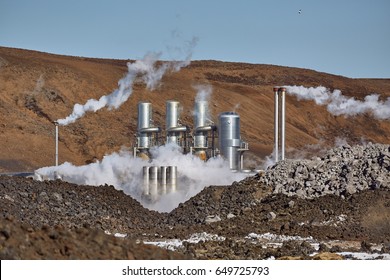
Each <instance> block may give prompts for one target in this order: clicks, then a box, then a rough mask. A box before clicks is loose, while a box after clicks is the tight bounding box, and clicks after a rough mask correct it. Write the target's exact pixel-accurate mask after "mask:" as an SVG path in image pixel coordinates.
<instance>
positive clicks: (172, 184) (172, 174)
mask: <svg viewBox="0 0 390 280" xmlns="http://www.w3.org/2000/svg"><path fill="white" fill-rule="evenodd" d="M168 170H169V172H168V173H169V191H170V192H176V180H177V166H168Z"/></svg>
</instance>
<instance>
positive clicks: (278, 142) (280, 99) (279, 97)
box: [274, 87, 286, 162]
mask: <svg viewBox="0 0 390 280" xmlns="http://www.w3.org/2000/svg"><path fill="white" fill-rule="evenodd" d="M274 98H275V109H274V114H275V116H274V121H275V122H274V151H275V162H278V161H279V160H284V159H285V146H286V136H285V135H286V134H285V132H286V89H285V88H283V87H274ZM279 104H280V106H279ZM279 119H280V123H279ZM279 137H280V138H279ZM279 151H280V154H279Z"/></svg>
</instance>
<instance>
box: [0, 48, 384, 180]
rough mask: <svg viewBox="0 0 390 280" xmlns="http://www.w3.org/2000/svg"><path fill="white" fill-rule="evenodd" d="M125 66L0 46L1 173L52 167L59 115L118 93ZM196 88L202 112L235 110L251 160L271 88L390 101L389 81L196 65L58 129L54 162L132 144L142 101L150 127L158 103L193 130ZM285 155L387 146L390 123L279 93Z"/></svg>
mask: <svg viewBox="0 0 390 280" xmlns="http://www.w3.org/2000/svg"><path fill="white" fill-rule="evenodd" d="M126 62H127V61H124V60H108V59H90V58H81V57H69V56H60V55H52V54H47V53H40V52H35V51H28V50H20V49H11V48H4V47H0V143H1V145H0V172H11V171H27V170H34V169H36V168H39V167H42V166H49V165H53V164H54V125H53V121H55V120H57V119H60V118H65V117H66V116H68V115H69V114H70V113H71V112H72V109H73V106H74V104H75V103H81V104H83V103H85V102H86V101H87V100H88V99H90V98H95V99H98V98H99V97H100V96H102V95H105V94H109V93H111V92H112V91H113V90H115V89H116V88H117V83H118V80H119V79H120V78H122V77H123V76H124V75H125V73H126V71H127V68H126ZM196 85H211V86H212V88H213V93H212V95H211V101H210V108H211V110H212V114H213V117H214V119H215V121H216V120H217V116H218V114H219V113H221V112H224V111H233V110H235V111H236V112H237V113H239V114H240V116H241V133H242V137H243V138H244V139H245V140H246V141H248V142H249V148H250V150H251V153H252V154H253V155H254V156H255V157H258V158H259V159H262V158H264V157H265V156H266V155H269V154H270V153H271V152H272V146H273V102H274V101H273V91H272V88H273V86H275V85H303V86H306V87H309V86H313V87H317V86H320V85H322V86H325V87H328V88H330V89H340V90H341V91H342V92H343V94H344V95H346V96H354V97H356V98H357V99H363V98H364V96H366V95H368V94H371V93H378V94H380V95H381V98H382V99H384V98H387V97H389V96H390V79H350V78H346V77H342V76H335V75H331V74H326V73H319V72H316V71H312V70H307V69H299V68H290V67H281V66H273V65H256V64H245V63H229V62H219V61H194V62H192V63H191V64H190V66H188V67H185V68H182V69H181V70H180V71H179V72H176V73H167V74H166V75H165V76H164V77H163V79H162V82H161V84H160V86H159V87H158V88H157V89H156V90H154V91H149V90H147V89H145V86H144V85H143V84H140V83H136V84H135V85H134V88H133V94H132V96H131V97H130V98H129V100H128V101H127V102H125V103H124V104H123V105H122V106H121V107H120V108H119V109H118V110H112V111H109V110H106V109H102V110H100V111H98V112H96V113H88V114H87V115H86V116H84V117H83V118H82V119H80V120H78V121H77V122H76V123H73V124H70V125H68V126H65V127H60V162H64V161H70V162H72V163H74V164H84V163H86V162H90V161H93V160H94V159H101V158H102V156H104V155H105V154H108V153H111V152H114V151H118V150H120V149H121V147H122V146H124V147H131V145H132V143H133V142H134V133H135V132H136V115H137V103H138V102H139V101H150V102H152V104H153V110H154V119H155V123H156V125H158V126H161V127H164V126H165V101H166V100H170V99H174V100H177V101H179V102H180V103H181V104H182V105H183V108H184V111H183V115H182V121H183V123H184V124H186V125H189V126H192V123H193V121H192V119H193V117H192V109H193V105H194V98H195V96H196V89H195V88H194V86H196ZM286 121H287V123H286V145H287V157H289V156H290V157H291V156H297V154H298V153H299V152H304V151H308V150H310V149H314V148H322V147H326V146H333V145H334V143H335V140H336V139H345V140H346V141H348V142H349V143H359V142H361V141H372V142H378V143H389V142H390V121H378V120H375V119H374V118H373V117H372V116H371V115H369V114H364V115H361V116H357V117H349V118H345V117H344V116H338V117H336V116H332V115H331V114H330V113H328V112H327V110H326V108H325V107H321V106H316V105H315V104H314V102H311V101H297V100H296V98H295V97H292V96H287V120H286Z"/></svg>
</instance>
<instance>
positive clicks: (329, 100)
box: [285, 86, 390, 120]
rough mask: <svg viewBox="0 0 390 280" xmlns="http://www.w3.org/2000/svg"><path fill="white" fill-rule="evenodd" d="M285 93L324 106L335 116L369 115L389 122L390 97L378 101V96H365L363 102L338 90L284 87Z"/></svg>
mask: <svg viewBox="0 0 390 280" xmlns="http://www.w3.org/2000/svg"><path fill="white" fill-rule="evenodd" d="M285 88H286V90H287V93H288V94H290V95H293V96H296V97H297V99H298V100H313V101H314V102H315V103H316V104H317V105H326V107H327V110H328V111H329V112H330V113H331V114H333V115H335V116H340V115H345V116H356V115H360V114H364V113H371V114H372V115H373V116H374V117H375V118H376V119H379V120H390V97H388V98H387V99H386V100H385V101H380V100H379V95H378V94H371V95H367V96H366V97H365V98H364V100H363V101H360V100H356V99H355V98H354V97H346V96H344V95H342V93H341V91H340V90H337V89H336V90H334V91H333V92H331V91H330V90H329V89H327V88H325V87H322V86H320V87H316V88H313V87H310V88H306V87H303V86H285Z"/></svg>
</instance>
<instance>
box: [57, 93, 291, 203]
mask: <svg viewBox="0 0 390 280" xmlns="http://www.w3.org/2000/svg"><path fill="white" fill-rule="evenodd" d="M285 94H286V89H285V88H283V87H274V98H275V108H274V141H275V142H274V152H273V154H274V160H275V162H278V161H279V160H284V159H285ZM165 105H166V107H165V108H166V110H165V126H164V127H160V126H156V125H155V122H154V120H153V105H152V103H150V102H139V103H138V106H137V107H138V108H137V110H138V111H137V112H138V114H137V132H136V134H135V139H134V140H135V141H134V145H133V147H132V150H133V156H134V158H136V157H137V158H142V159H144V160H146V161H148V163H152V164H153V155H152V153H151V149H153V148H156V147H159V146H162V145H167V144H175V145H177V146H178V147H179V148H180V152H181V153H183V154H191V155H194V156H196V157H198V158H199V159H200V160H202V161H207V160H209V159H211V158H215V157H222V158H224V159H225V160H226V161H227V163H228V166H229V168H230V170H231V172H236V173H237V172H239V173H245V174H247V175H253V174H255V172H258V171H259V170H248V169H245V168H244V153H245V152H246V151H248V150H249V145H248V143H247V142H245V141H244V140H242V138H241V132H240V126H241V121H240V116H239V115H238V114H237V113H236V112H222V113H220V114H219V115H218V121H217V123H214V122H213V121H212V120H211V119H212V118H211V116H210V113H209V105H208V101H207V100H195V103H194V107H193V123H192V125H191V124H184V123H182V122H181V119H180V113H181V111H182V110H183V108H182V106H181V104H180V102H178V101H175V100H168V101H166V103H165ZM54 124H55V139H56V144H55V147H56V148H55V149H56V150H55V165H56V166H58V122H55V123H54ZM244 125H245V124H244ZM179 173H180V166H175V165H168V166H155V165H150V164H149V165H145V166H143V167H142V175H140V176H142V180H141V181H142V182H143V186H142V194H143V196H144V197H146V198H147V199H148V200H151V201H155V200H157V199H158V198H159V196H161V195H165V194H169V193H173V192H175V191H176V190H177V189H178V186H177V182H178V174H179ZM54 177H55V178H57V179H58V178H61V176H60V174H57V173H56V174H54Z"/></svg>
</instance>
